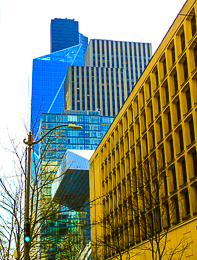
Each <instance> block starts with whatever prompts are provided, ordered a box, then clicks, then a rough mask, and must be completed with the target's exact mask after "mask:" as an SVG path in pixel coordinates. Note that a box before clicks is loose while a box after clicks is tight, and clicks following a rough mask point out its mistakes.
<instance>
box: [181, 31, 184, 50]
mask: <svg viewBox="0 0 197 260" xmlns="http://www.w3.org/2000/svg"><path fill="white" fill-rule="evenodd" d="M184 49H185V33H184V31H183V32H182V33H181V50H182V51H183V50H184Z"/></svg>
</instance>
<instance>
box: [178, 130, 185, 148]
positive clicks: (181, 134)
mask: <svg viewBox="0 0 197 260" xmlns="http://www.w3.org/2000/svg"><path fill="white" fill-rule="evenodd" d="M179 146H180V152H182V151H183V150H184V143H183V131H182V128H181V129H180V130H179Z"/></svg>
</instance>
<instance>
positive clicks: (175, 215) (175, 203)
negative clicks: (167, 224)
mask: <svg viewBox="0 0 197 260" xmlns="http://www.w3.org/2000/svg"><path fill="white" fill-rule="evenodd" d="M171 206H172V207H171V210H172V218H173V223H174V224H176V223H177V222H178V221H179V220H180V216H179V203H178V198H177V196H176V197H174V198H173V199H172V205H171Z"/></svg>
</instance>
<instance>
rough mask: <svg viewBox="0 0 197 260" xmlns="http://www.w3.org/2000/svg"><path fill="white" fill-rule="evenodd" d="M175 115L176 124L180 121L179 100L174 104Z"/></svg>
mask: <svg viewBox="0 0 197 260" xmlns="http://www.w3.org/2000/svg"><path fill="white" fill-rule="evenodd" d="M176 113H177V122H179V121H180V120H181V111H180V102H179V99H178V100H177V102H176Z"/></svg>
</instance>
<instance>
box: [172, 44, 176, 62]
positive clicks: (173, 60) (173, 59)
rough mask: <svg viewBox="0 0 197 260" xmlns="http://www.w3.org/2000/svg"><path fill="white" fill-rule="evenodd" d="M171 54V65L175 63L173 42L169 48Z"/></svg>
mask: <svg viewBox="0 0 197 260" xmlns="http://www.w3.org/2000/svg"><path fill="white" fill-rule="evenodd" d="M171 55H172V65H173V64H174V63H175V48H174V44H173V46H172V49H171Z"/></svg>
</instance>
